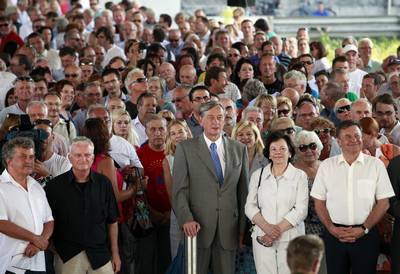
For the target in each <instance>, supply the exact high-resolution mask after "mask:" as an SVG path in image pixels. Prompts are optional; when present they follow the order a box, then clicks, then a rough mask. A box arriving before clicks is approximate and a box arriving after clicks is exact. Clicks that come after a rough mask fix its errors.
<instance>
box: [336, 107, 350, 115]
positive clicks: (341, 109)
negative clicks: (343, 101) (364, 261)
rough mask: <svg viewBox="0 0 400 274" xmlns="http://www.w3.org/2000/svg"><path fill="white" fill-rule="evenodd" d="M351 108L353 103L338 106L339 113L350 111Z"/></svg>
mask: <svg viewBox="0 0 400 274" xmlns="http://www.w3.org/2000/svg"><path fill="white" fill-rule="evenodd" d="M350 110H351V105H347V106H343V107H338V108H337V110H336V112H337V113H344V112H346V111H350Z"/></svg>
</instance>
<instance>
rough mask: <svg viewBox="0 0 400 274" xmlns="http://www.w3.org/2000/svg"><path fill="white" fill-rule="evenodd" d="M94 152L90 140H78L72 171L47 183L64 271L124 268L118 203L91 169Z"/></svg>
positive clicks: (60, 265) (73, 150)
mask: <svg viewBox="0 0 400 274" xmlns="http://www.w3.org/2000/svg"><path fill="white" fill-rule="evenodd" d="M93 151H94V146H93V143H92V142H91V141H90V140H89V139H87V138H85V137H78V138H77V139H74V140H73V142H72V145H71V152H70V154H69V160H70V162H71V164H72V169H71V170H70V171H68V172H66V173H64V174H61V175H60V176H57V177H56V178H54V179H53V180H52V181H50V182H49V183H48V185H47V187H46V193H47V198H48V200H49V204H50V207H51V209H52V210H53V216H54V220H55V227H54V228H55V229H54V234H53V239H54V245H55V248H56V251H57V253H58V255H59V257H60V259H61V260H59V262H58V263H57V265H56V268H57V269H59V272H58V273H60V274H69V273H88V272H89V273H101V274H103V273H110V274H112V273H114V272H118V271H119V270H120V266H121V261H120V257H119V253H118V225H117V217H118V210H117V203H116V200H115V197H114V193H113V189H112V184H111V182H110V181H109V180H108V179H107V178H106V177H105V176H103V175H101V174H99V173H96V172H92V171H90V168H91V166H92V163H93V160H94V154H93ZM109 246H110V247H111V253H110V249H109Z"/></svg>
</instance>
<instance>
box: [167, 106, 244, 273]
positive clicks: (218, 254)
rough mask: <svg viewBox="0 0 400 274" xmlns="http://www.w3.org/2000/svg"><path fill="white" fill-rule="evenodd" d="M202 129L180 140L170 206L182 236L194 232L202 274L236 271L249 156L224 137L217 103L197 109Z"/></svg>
mask: <svg viewBox="0 0 400 274" xmlns="http://www.w3.org/2000/svg"><path fill="white" fill-rule="evenodd" d="M200 115H201V121H200V124H201V126H202V127H203V129H204V133H203V134H201V135H200V136H198V137H195V138H193V139H190V140H187V141H184V142H182V143H180V144H178V146H177V148H176V153H175V160H174V169H173V181H174V183H173V198H172V204H173V209H174V212H175V214H176V216H177V219H178V223H179V225H180V226H181V227H182V229H183V231H184V233H185V235H186V236H190V237H194V236H196V235H197V236H198V237H197V238H198V242H197V246H198V250H197V254H198V260H197V262H198V264H197V270H198V273H200V274H206V273H208V271H209V269H210V268H211V270H212V272H213V273H218V274H232V273H234V272H235V250H236V248H237V247H238V244H239V238H240V236H241V235H243V233H244V224H245V216H244V204H245V202H246V196H247V181H248V158H247V152H246V148H245V146H244V145H242V144H240V143H238V142H236V141H233V140H231V139H229V138H227V137H224V136H223V135H222V129H223V126H224V119H225V111H224V108H223V106H222V105H221V104H220V103H219V102H213V101H210V102H207V103H205V104H203V105H202V106H201V107H200Z"/></svg>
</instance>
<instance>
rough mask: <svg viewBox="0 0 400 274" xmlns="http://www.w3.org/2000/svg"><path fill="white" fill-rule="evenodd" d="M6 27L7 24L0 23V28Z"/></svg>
mask: <svg viewBox="0 0 400 274" xmlns="http://www.w3.org/2000/svg"><path fill="white" fill-rule="evenodd" d="M5 27H8V24H0V28H5Z"/></svg>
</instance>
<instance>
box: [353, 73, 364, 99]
mask: <svg viewBox="0 0 400 274" xmlns="http://www.w3.org/2000/svg"><path fill="white" fill-rule="evenodd" d="M365 74H367V72H365V71H363V70H361V69H356V70H355V71H351V72H349V78H350V82H351V83H352V84H353V85H354V86H353V87H352V88H353V89H349V90H350V91H352V92H354V93H355V94H357V96H358V97H360V87H361V83H362V79H363V77H364V75H365Z"/></svg>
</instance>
